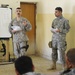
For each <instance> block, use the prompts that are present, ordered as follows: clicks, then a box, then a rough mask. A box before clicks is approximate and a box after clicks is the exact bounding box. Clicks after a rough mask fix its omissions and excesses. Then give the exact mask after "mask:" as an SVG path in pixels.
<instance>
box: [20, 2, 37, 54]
mask: <svg viewBox="0 0 75 75" xmlns="http://www.w3.org/2000/svg"><path fill="white" fill-rule="evenodd" d="M20 7H21V9H22V16H23V17H25V18H27V19H28V20H29V21H30V23H31V25H32V30H31V31H29V32H27V35H28V38H29V49H28V51H27V54H35V47H36V41H35V40H36V29H35V27H36V4H34V3H24V2H21V3H20Z"/></svg>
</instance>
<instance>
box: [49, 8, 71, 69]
mask: <svg viewBox="0 0 75 75" xmlns="http://www.w3.org/2000/svg"><path fill="white" fill-rule="evenodd" d="M55 16H56V18H55V19H54V20H53V22H52V28H51V32H52V33H53V36H52V66H51V68H50V70H55V69H56V62H57V60H58V53H57V50H59V52H60V61H61V63H62V66H63V68H65V50H66V45H67V44H66V34H67V33H68V32H69V29H70V26H69V22H68V20H67V19H65V18H64V17H63V15H62V8H61V7H56V8H55Z"/></svg>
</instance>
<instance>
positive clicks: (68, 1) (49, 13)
mask: <svg viewBox="0 0 75 75" xmlns="http://www.w3.org/2000/svg"><path fill="white" fill-rule="evenodd" d="M20 2H35V3H36V2H37V17H36V26H37V28H36V47H37V52H38V54H40V55H42V56H43V57H45V58H48V59H51V49H50V48H49V47H48V42H49V41H50V40H51V37H52V33H51V32H50V26H51V23H52V21H53V19H54V18H55V16H54V9H55V7H57V6H61V7H62V8H63V15H64V17H65V18H67V19H68V20H69V23H70V26H71V29H70V32H69V33H68V34H67V43H68V48H67V50H68V49H69V48H72V47H75V46H74V45H75V38H74V37H75V34H74V28H75V25H74V24H75V21H74V20H75V17H74V16H75V0H0V4H9V7H10V8H12V10H13V11H12V14H13V17H15V14H14V13H15V8H16V7H18V6H20ZM9 44H10V45H9V49H10V50H11V49H12V42H11V39H10V41H9ZM10 52H11V54H12V52H13V51H12V50H11V51H10Z"/></svg>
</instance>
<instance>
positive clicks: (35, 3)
mask: <svg viewBox="0 0 75 75" xmlns="http://www.w3.org/2000/svg"><path fill="white" fill-rule="evenodd" d="M21 3H25V4H34V5H35V15H34V16H35V19H34V24H35V25H34V27H35V28H34V51H35V53H36V52H37V51H36V10H37V2H22V1H21V2H20V5H21Z"/></svg>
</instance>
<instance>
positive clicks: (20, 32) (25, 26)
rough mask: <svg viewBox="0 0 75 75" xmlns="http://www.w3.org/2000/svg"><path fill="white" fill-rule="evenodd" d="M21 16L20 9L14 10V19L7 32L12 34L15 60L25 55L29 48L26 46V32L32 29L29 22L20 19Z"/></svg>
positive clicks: (22, 18)
mask: <svg viewBox="0 0 75 75" xmlns="http://www.w3.org/2000/svg"><path fill="white" fill-rule="evenodd" d="M21 14H22V10H21V8H20V7H18V8H16V18H14V19H13V20H12V21H11V23H10V25H9V31H10V33H11V34H13V42H14V54H15V56H16V57H17V58H18V57H20V56H24V55H25V52H26V50H27V49H28V47H29V46H28V45H27V42H28V40H29V39H28V37H27V35H26V32H27V31H30V30H31V29H32V26H31V24H30V22H29V21H28V20H27V19H26V18H24V17H21Z"/></svg>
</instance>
